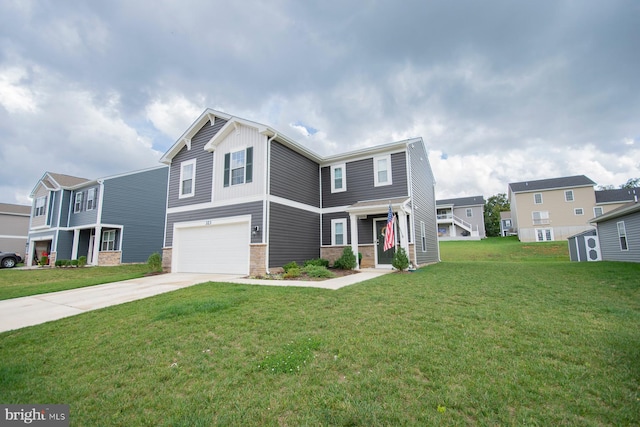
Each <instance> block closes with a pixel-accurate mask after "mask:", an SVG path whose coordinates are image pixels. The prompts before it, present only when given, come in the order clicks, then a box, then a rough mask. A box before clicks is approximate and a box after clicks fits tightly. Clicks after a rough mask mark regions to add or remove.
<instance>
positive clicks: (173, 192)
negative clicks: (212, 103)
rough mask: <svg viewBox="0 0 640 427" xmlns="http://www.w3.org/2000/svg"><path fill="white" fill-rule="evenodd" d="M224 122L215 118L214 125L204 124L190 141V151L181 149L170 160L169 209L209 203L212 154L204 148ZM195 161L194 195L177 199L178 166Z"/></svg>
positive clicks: (178, 184) (178, 185) (211, 182)
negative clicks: (187, 161)
mask: <svg viewBox="0 0 640 427" xmlns="http://www.w3.org/2000/svg"><path fill="white" fill-rule="evenodd" d="M225 123H227V122H226V120H223V119H220V118H218V117H216V121H215V124H214V125H213V126H211V124H210V123H209V122H206V123H205V124H204V125H203V126H202V128H201V129H200V130H199V131H198V132H197V133H196V134H195V135H194V136H193V138H192V139H191V150H187V147H183V148H182V150H180V152H179V153H178V154H176V155H175V157H174V158H173V159H172V160H171V171H170V172H169V207H170V208H173V207H177V206H187V205H193V204H197V203H207V202H210V201H211V188H212V185H213V153H210V152H208V151H204V146H205V145H206V144H207V142H209V140H211V138H213V136H214V135H215V134H216V133H218V131H219V130H220V129H221V128H222V127H223V126H224V125H225ZM192 159H196V177H195V187H194V188H195V195H194V196H193V197H187V198H184V199H180V198H178V196H179V194H180V164H181V163H182V162H184V161H186V160H192Z"/></svg>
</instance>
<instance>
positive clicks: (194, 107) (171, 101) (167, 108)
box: [145, 94, 205, 139]
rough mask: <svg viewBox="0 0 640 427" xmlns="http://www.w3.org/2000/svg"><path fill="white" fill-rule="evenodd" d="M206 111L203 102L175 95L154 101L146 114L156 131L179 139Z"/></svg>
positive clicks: (146, 110)
mask: <svg viewBox="0 0 640 427" xmlns="http://www.w3.org/2000/svg"><path fill="white" fill-rule="evenodd" d="M204 109H205V107H204V106H203V101H202V100H200V103H197V102H193V101H190V100H188V99H187V98H186V97H184V96H183V95H176V94H174V95H169V96H165V97H162V98H158V99H154V100H153V101H152V102H151V103H150V104H148V105H147V106H146V108H145V112H146V116H147V118H148V119H149V120H150V121H151V123H152V124H153V126H155V128H156V129H158V130H159V131H161V132H163V133H164V134H166V135H168V136H171V137H173V139H178V137H179V136H180V135H182V134H183V133H184V131H185V130H187V128H188V127H189V126H190V125H191V123H193V122H194V121H195V120H196V119H197V118H198V117H199V116H200V114H202V112H203V111H204Z"/></svg>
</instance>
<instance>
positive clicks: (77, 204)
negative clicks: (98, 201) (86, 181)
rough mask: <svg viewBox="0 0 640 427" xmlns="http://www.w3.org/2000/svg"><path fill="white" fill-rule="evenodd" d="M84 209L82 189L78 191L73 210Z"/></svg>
mask: <svg viewBox="0 0 640 427" xmlns="http://www.w3.org/2000/svg"><path fill="white" fill-rule="evenodd" d="M81 210H82V191H80V192H78V193H76V197H75V201H74V203H73V211H74V212H80V211H81Z"/></svg>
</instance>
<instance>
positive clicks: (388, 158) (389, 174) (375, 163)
mask: <svg viewBox="0 0 640 427" xmlns="http://www.w3.org/2000/svg"><path fill="white" fill-rule="evenodd" d="M380 160H386V163H387V180H386V181H384V182H380V181H379V176H378V172H380V171H379V170H378V161H380ZM392 177H393V172H392V169H391V154H385V155H384V156H375V157H374V158H373V186H374V187H382V186H385V185H391V184H393V179H392Z"/></svg>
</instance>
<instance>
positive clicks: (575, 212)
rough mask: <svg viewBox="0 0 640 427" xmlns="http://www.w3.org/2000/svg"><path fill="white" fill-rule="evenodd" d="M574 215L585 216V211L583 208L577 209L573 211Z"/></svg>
mask: <svg viewBox="0 0 640 427" xmlns="http://www.w3.org/2000/svg"><path fill="white" fill-rule="evenodd" d="M573 213H574V214H576V215H584V209H582V208H575V209H574V210H573Z"/></svg>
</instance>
